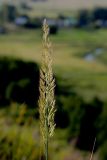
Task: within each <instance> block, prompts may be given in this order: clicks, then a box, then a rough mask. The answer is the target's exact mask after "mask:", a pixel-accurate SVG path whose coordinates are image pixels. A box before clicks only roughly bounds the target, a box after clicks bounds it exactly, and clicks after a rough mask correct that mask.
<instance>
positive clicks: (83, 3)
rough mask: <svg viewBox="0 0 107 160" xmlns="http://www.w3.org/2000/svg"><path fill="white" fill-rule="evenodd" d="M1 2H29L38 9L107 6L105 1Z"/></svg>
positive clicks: (9, 0) (0, 1) (25, 0)
mask: <svg viewBox="0 0 107 160" xmlns="http://www.w3.org/2000/svg"><path fill="white" fill-rule="evenodd" d="M2 2H11V3H20V2H25V3H27V2H29V3H33V5H34V4H35V6H36V7H37V8H38V7H39V8H40V9H43V8H48V9H74V10H76V9H80V8H93V7H96V6H104V7H105V6H107V0H46V1H43V0H40V1H37V2H36V0H35V2H33V0H5V1H4V0H0V3H2Z"/></svg>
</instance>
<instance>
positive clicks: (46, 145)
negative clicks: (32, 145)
mask: <svg viewBox="0 0 107 160" xmlns="http://www.w3.org/2000/svg"><path fill="white" fill-rule="evenodd" d="M45 123H46V124H45V127H46V144H45V158H46V160H48V130H49V129H48V107H47V108H46V122H45Z"/></svg>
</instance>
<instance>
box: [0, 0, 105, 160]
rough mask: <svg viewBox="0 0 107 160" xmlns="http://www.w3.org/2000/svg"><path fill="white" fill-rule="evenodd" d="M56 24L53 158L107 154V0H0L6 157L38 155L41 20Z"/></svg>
mask: <svg viewBox="0 0 107 160" xmlns="http://www.w3.org/2000/svg"><path fill="white" fill-rule="evenodd" d="M44 18H46V19H47V22H48V24H49V26H50V38H51V41H52V43H53V55H52V57H53V71H54V76H55V79H56V89H55V97H56V108H57V113H56V116H55V122H56V131H55V135H54V137H53V139H52V140H50V141H51V142H50V143H51V145H50V147H49V157H50V160H58V159H59V160H89V158H90V154H91V152H92V148H93V145H94V142H95V139H96V143H95V148H94V156H93V160H106V159H107V150H106V149H107V125H106V122H107V1H106V0H90V1H86V0H0V160H38V159H39V153H40V151H39V147H40V137H39V114H38V97H39V91H38V88H39V68H40V67H39V66H40V63H41V53H42V23H43V20H44Z"/></svg>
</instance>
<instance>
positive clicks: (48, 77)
mask: <svg viewBox="0 0 107 160" xmlns="http://www.w3.org/2000/svg"><path fill="white" fill-rule="evenodd" d="M51 53H52V47H51V43H50V40H49V27H48V25H47V23H46V20H44V23H43V53H42V64H41V69H40V86H39V91H40V97H39V114H40V133H41V139H42V147H43V151H44V154H45V159H46V160H48V143H49V138H50V137H52V136H53V133H54V129H55V123H54V116H55V112H56V109H55V99H54V88H55V79H54V78H53V72H52V58H51Z"/></svg>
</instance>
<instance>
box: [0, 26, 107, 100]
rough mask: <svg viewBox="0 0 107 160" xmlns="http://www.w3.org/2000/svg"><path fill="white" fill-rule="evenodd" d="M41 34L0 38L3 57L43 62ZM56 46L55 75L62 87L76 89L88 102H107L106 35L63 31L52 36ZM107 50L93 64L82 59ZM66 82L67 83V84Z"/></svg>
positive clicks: (22, 34)
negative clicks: (92, 53) (99, 50)
mask: <svg viewBox="0 0 107 160" xmlns="http://www.w3.org/2000/svg"><path fill="white" fill-rule="evenodd" d="M41 35H42V34H41V31H40V30H37V31H23V32H22V33H12V34H8V35H4V36H0V56H10V57H16V58H21V59H24V60H31V61H35V62H38V63H39V62H40V59H41V52H42V43H41V42H42V36H41ZM51 39H52V42H53V50H54V53H53V63H54V73H55V74H56V75H57V76H58V77H59V78H61V83H63V85H67V86H72V85H73V86H74V88H75V90H76V91H77V92H78V93H80V95H83V96H85V97H86V98H91V97H93V96H100V97H101V98H104V99H105V98H107V61H106V60H107V54H106V53H107V43H106V42H107V32H106V30H99V31H88V32H87V31H83V30H76V29H73V30H60V31H59V33H58V35H56V36H51ZM98 47H102V48H104V53H103V54H102V55H100V57H99V58H96V59H95V60H93V61H89V62H88V61H86V60H85V59H84V57H83V55H85V54H86V53H87V52H90V51H91V50H94V49H95V48H98ZM65 81H66V83H65Z"/></svg>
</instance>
